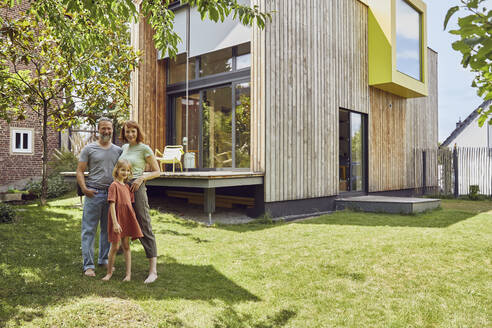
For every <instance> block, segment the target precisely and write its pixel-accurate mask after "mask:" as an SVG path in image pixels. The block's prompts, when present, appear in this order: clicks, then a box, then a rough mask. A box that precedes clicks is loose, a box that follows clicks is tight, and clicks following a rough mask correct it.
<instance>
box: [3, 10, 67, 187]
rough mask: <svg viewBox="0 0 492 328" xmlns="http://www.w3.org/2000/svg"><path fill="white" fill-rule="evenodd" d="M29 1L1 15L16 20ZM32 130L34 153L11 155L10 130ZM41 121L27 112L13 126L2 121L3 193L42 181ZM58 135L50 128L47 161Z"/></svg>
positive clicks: (57, 140) (56, 142)
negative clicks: (9, 189)
mask: <svg viewBox="0 0 492 328" xmlns="http://www.w3.org/2000/svg"><path fill="white" fill-rule="evenodd" d="M28 4H29V2H28V1H23V2H22V4H21V5H20V6H16V7H14V8H11V9H8V10H7V11H5V10H2V11H0V14H2V15H7V16H10V17H14V15H19V13H20V12H21V11H23V10H24V9H25V8H27V6H28ZM11 127H18V128H32V129H34V134H33V136H32V145H33V153H32V154H12V153H11V140H10V128H11ZM42 132H43V131H42V118H41V117H40V116H39V117H38V115H37V114H36V113H32V112H30V113H28V115H27V117H26V119H25V120H23V121H13V122H11V123H10V124H7V122H5V121H3V120H0V191H5V190H6V189H8V187H16V188H21V187H23V186H24V185H25V183H26V182H27V181H29V180H30V179H32V178H39V177H40V176H41V174H42V154H43V142H42V139H41V137H42ZM58 144H59V137H58V132H56V131H54V130H53V129H49V134H48V154H49V155H48V156H49V157H48V158H51V155H52V153H53V150H54V149H55V148H58Z"/></svg>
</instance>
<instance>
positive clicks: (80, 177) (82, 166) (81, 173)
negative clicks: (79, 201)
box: [77, 162, 96, 198]
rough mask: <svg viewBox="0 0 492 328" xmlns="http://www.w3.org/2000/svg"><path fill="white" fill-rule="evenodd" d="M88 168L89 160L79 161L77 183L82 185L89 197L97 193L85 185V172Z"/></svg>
mask: <svg viewBox="0 0 492 328" xmlns="http://www.w3.org/2000/svg"><path fill="white" fill-rule="evenodd" d="M86 169H87V162H79V164H77V183H78V184H79V186H80V189H81V190H82V192H83V193H84V195H86V196H87V197H89V198H92V197H94V194H95V193H96V192H95V191H93V190H90V189H87V186H86V185H85V176H84V172H85V170H86Z"/></svg>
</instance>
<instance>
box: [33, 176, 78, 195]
mask: <svg viewBox="0 0 492 328" xmlns="http://www.w3.org/2000/svg"><path fill="white" fill-rule="evenodd" d="M74 187H75V186H74V185H73V184H68V183H66V182H65V181H64V180H63V177H61V176H59V175H54V176H51V177H49V178H48V195H47V197H48V198H55V197H59V196H62V195H64V194H66V193H67V192H69V191H71V190H73V189H74ZM26 189H27V190H28V191H29V193H30V194H32V195H35V196H36V197H38V198H39V197H40V196H41V181H31V182H29V183H28V184H27V187H26Z"/></svg>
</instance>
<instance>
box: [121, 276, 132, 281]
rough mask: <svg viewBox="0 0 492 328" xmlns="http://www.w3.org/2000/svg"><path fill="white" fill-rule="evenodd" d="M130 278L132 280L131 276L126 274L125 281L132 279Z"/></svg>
mask: <svg viewBox="0 0 492 328" xmlns="http://www.w3.org/2000/svg"><path fill="white" fill-rule="evenodd" d="M130 280H132V277H131V276H126V277H125V279H123V281H130Z"/></svg>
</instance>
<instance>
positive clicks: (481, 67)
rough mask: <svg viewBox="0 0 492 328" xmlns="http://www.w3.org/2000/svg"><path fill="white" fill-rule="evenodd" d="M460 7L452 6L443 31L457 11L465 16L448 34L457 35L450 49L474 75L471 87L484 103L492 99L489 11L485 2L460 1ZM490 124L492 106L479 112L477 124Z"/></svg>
mask: <svg viewBox="0 0 492 328" xmlns="http://www.w3.org/2000/svg"><path fill="white" fill-rule="evenodd" d="M460 2H461V5H459V6H454V7H451V8H450V9H449V10H448V12H447V14H446V17H445V20H444V29H446V28H447V25H448V22H449V19H450V18H451V17H452V16H453V15H454V14H455V13H457V12H460V11H463V12H465V13H468V15H467V16H464V17H460V18H458V26H459V28H458V29H456V30H451V31H450V33H451V34H455V35H458V36H460V40H458V41H456V42H453V49H454V50H456V51H459V52H461V54H462V56H463V58H462V60H461V64H462V65H463V67H464V68H468V67H469V68H470V69H471V71H472V72H474V73H475V74H476V76H475V79H474V80H473V82H472V86H473V87H474V88H477V89H478V90H477V93H478V95H479V96H480V97H483V98H484V99H485V100H490V99H492V9H487V8H486V7H485V5H484V3H485V2H486V0H460ZM487 121H488V124H490V125H492V106H490V107H489V108H481V109H480V118H479V124H480V126H483V124H484V123H485V122H487Z"/></svg>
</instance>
